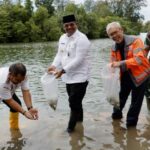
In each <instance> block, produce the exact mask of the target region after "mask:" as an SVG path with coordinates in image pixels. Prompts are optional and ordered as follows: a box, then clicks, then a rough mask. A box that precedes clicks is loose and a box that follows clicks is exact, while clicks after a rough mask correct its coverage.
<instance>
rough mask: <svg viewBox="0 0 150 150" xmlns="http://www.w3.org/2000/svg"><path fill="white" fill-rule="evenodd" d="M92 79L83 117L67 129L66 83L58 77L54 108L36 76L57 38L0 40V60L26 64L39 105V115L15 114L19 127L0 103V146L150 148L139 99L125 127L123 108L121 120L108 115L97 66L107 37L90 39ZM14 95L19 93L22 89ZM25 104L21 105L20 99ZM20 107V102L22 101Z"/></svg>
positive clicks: (104, 57) (105, 53)
mask: <svg viewBox="0 0 150 150" xmlns="http://www.w3.org/2000/svg"><path fill="white" fill-rule="evenodd" d="M91 43H92V44H91V50H90V55H91V79H90V83H89V85H88V89H87V93H86V96H85V98H84V100H83V107H84V122H83V124H81V123H78V125H77V127H76V130H75V132H74V133H72V134H70V135H69V134H68V133H67V132H66V131H65V130H66V127H67V123H68V118H69V111H70V110H69V107H68V101H67V94H66V91H65V84H64V83H63V82H62V81H61V79H59V99H58V105H57V109H56V111H54V110H53V109H51V108H50V107H49V105H48V103H47V101H46V100H45V98H44V95H43V91H42V88H41V83H40V78H41V76H42V75H43V74H44V72H45V70H46V69H47V67H48V66H49V65H50V64H51V62H52V61H53V58H54V56H55V54H56V51H57V43H56V42H50V43H31V44H10V45H0V66H8V65H10V64H12V63H14V62H22V63H24V64H25V65H26V67H27V70H28V76H29V81H30V90H31V93H32V99H33V105H34V107H36V108H37V109H38V110H39V120H36V121H32V120H27V119H26V118H24V116H22V115H20V128H19V130H10V129H9V109H8V108H7V107H6V106H5V105H4V104H3V103H1V104H0V120H1V121H0V149H1V150H81V149H82V150H148V149H150V117H149V116H150V114H149V112H148V110H147V107H146V102H145V100H144V103H143V106H142V110H141V113H140V117H139V122H138V125H137V127H136V128H131V129H128V130H127V129H126V126H125V124H126V113H127V110H128V108H129V104H130V99H129V100H128V103H127V105H126V107H125V109H124V118H123V119H122V120H121V121H113V120H112V119H111V112H112V106H111V105H110V104H109V103H108V102H107V101H106V100H105V94H104V91H103V87H102V79H101V76H100V72H101V69H102V67H103V66H104V65H105V64H107V63H108V62H109V55H110V53H109V49H110V47H111V45H112V41H110V40H109V39H101V40H92V41H91ZM17 95H18V96H19V97H20V98H22V95H21V91H20V90H18V91H17ZM23 106H24V105H23ZM24 107H25V106H24Z"/></svg>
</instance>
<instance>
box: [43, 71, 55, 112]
mask: <svg viewBox="0 0 150 150" xmlns="http://www.w3.org/2000/svg"><path fill="white" fill-rule="evenodd" d="M41 83H42V88H43V91H44V96H45V98H46V100H47V101H48V103H49V105H50V106H51V107H52V108H53V109H54V110H55V109H56V106H57V101H58V81H57V79H56V78H55V76H54V75H53V74H48V73H45V74H44V75H43V76H42V77H41Z"/></svg>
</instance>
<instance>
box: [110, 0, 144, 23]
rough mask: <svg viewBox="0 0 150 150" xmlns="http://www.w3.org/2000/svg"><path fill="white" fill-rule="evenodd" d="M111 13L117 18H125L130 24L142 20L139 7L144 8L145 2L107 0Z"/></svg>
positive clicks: (141, 0) (137, 0) (138, 0)
mask: <svg viewBox="0 0 150 150" xmlns="http://www.w3.org/2000/svg"><path fill="white" fill-rule="evenodd" d="M107 2H108V4H109V7H110V8H111V9H112V12H113V13H114V14H115V15H117V16H119V17H126V18H128V19H129V20H131V21H132V22H137V21H139V20H141V19H143V15H141V14H140V10H141V7H144V6H146V1H145V0H107Z"/></svg>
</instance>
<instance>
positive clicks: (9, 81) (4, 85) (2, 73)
mask: <svg viewBox="0 0 150 150" xmlns="http://www.w3.org/2000/svg"><path fill="white" fill-rule="evenodd" d="M19 87H21V90H22V94H23V99H24V102H25V104H26V106H27V109H28V111H25V110H24V109H23V108H22V106H21V101H20V99H19V98H18V97H17V95H16V94H15V91H16V89H17V88H19ZM0 101H3V102H4V103H5V104H6V105H7V106H8V107H9V108H10V118H9V119H10V128H13V129H18V128H19V127H18V117H19V116H18V115H19V113H18V112H20V113H21V114H23V115H24V116H25V117H26V118H28V119H32V120H36V119H38V111H37V110H36V109H35V108H33V106H32V100H31V95H30V91H29V86H28V80H27V76H26V67H25V66H24V65H23V64H22V63H15V64H12V65H11V66H10V67H9V68H8V67H3V68H0Z"/></svg>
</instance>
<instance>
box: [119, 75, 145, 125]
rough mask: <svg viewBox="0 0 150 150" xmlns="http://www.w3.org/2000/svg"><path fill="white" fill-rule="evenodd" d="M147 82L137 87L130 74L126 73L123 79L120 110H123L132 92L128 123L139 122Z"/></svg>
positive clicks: (134, 123)
mask: <svg viewBox="0 0 150 150" xmlns="http://www.w3.org/2000/svg"><path fill="white" fill-rule="evenodd" d="M146 82H147V81H145V82H144V83H142V84H141V85H140V86H138V87H135V85H134V84H133V81H132V80H131V77H130V76H129V74H125V75H124V76H123V77H122V79H121V90H120V94H119V96H120V112H122V110H123V108H124V106H125V104H126V101H127V99H128V96H129V94H130V92H131V104H130V108H129V110H128V113H127V125H128V124H133V125H136V124H137V122H138V116H139V113H140V110H141V106H142V103H143V98H144V93H145V89H146Z"/></svg>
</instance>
